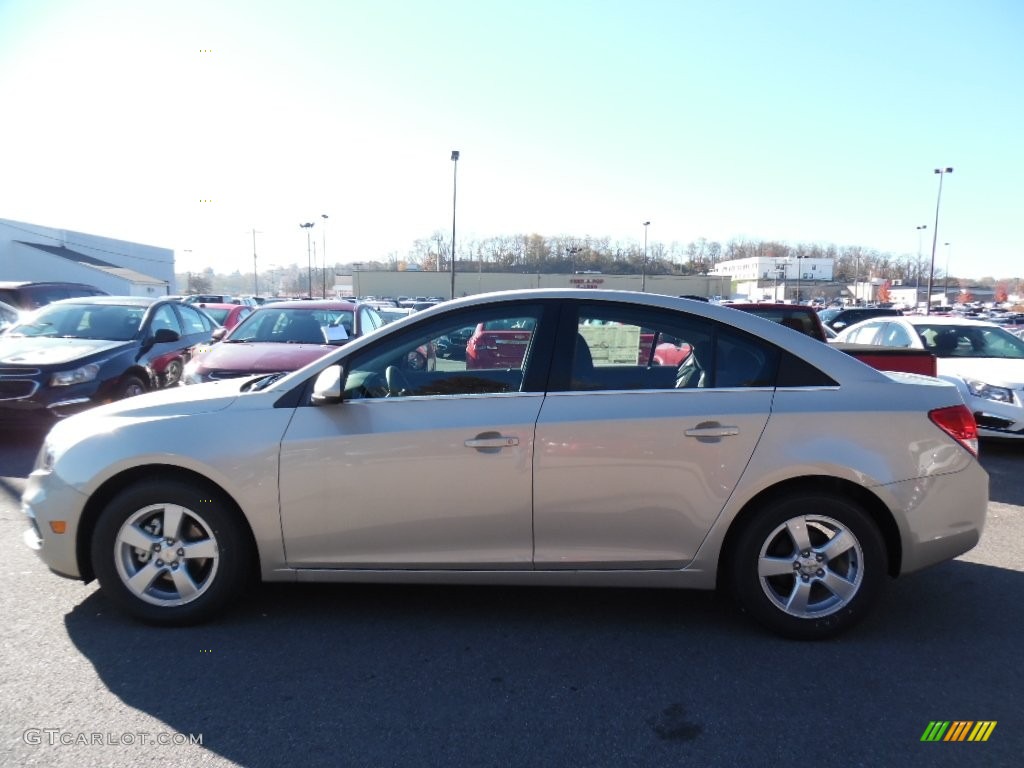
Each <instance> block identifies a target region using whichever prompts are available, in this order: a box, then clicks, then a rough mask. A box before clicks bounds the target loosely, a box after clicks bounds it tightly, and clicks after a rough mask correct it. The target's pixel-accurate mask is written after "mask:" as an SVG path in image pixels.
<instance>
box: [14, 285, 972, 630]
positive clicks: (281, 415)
mask: <svg viewBox="0 0 1024 768" xmlns="http://www.w3.org/2000/svg"><path fill="white" fill-rule="evenodd" d="M524 318H525V319H528V320H529V321H530V322H529V323H523V319H524ZM513 321H514V322H513ZM481 324H486V327H493V328H506V327H508V328H512V327H513V326H514V327H515V328H517V329H518V330H510V331H508V332H507V338H506V336H505V335H503V334H502V333H501V332H499V331H495V332H493V333H488V334H482V335H479V338H477V339H475V340H471V342H470V343H471V344H480V345H482V346H487V347H493V349H491V350H484V349H480V350H476V349H474V350H469V353H470V356H474V355H475V358H474V359H476V360H478V361H479V360H481V359H483V357H484V355H485V353H486V352H488V351H490V352H494V351H495V350H497V349H498V348H499V347H504V349H503V350H502V352H501V359H502V361H503V363H502V365H503V367H501V368H486V367H468V366H467V362H466V360H455V359H448V360H446V359H438V361H437V366H436V369H435V370H413V369H410V368H408V367H406V363H405V361H406V360H407V359H408V353H409V352H410V351H412V350H416V349H418V348H421V347H423V346H424V345H433V344H434V343H435V342H436V340H438V339H441V338H442V337H444V336H447V335H450V334H451V333H453V332H455V331H456V330H458V329H462V328H466V327H470V326H474V327H480V326H481ZM524 327H528V328H529V329H530V330H529V331H527V332H526V333H525V334H524V331H523V330H522V329H523V328H524ZM666 345H671V346H672V347H673V348H674V349H675V353H676V354H675V357H674V361H675V362H676V363H677V364H672V365H658V364H656V362H655V352H656V350H659V349H661V350H662V352H664V350H665V349H666ZM659 357H660V358H662V359H663V358H664V357H665V356H664V355H662V354H659ZM976 451H977V433H976V430H975V424H974V420H973V418H972V417H971V414H970V412H969V411H968V410H967V409H966V407H965V406H964V403H963V400H962V399H961V397H960V395H959V393H958V392H957V390H956V388H955V387H953V386H950V385H949V384H945V383H943V382H940V381H938V380H936V379H931V378H926V377H917V376H912V375H907V374H884V373H881V372H879V371H876V370H874V369H872V368H869V367H868V366H866V365H863V364H862V363H860V362H858V361H857V360H855V359H854V358H852V357H850V356H848V355H845V354H843V353H842V352H839V351H837V350H834V349H830V348H829V347H828V346H827V345H825V344H821V343H820V342H818V341H816V340H814V339H811V338H809V337H803V336H800V335H798V334H795V333H793V332H792V331H790V330H789V329H787V328H784V327H782V326H780V325H777V324H776V323H772V322H770V321H767V320H762V319H761V318H759V317H756V316H753V315H749V314H747V313H745V312H736V311H734V310H731V309H729V308H727V307H719V306H715V305H710V304H702V303H697V302H692V301H686V300H683V299H676V298H671V297H667V296H654V295H647V294H641V293H632V292H611V291H589V290H577V291H573V290H544V291H539V290H538V291H515V292H508V293H498V294H488V295H481V296H475V297H470V298H467V299H460V300H457V301H453V302H447V303H445V304H444V305H443V306H439V307H437V308H434V309H430V310H426V311H423V312H421V313H416V314H415V315H412V316H411V317H409V318H407V319H405V320H401V321H398V322H396V323H394V324H391V325H388V326H386V327H384V328H381V329H379V330H377V331H374V332H373V333H370V334H368V335H366V336H364V337H362V338H360V339H357V340H355V341H353V342H351V343H350V344H349V345H347V346H345V347H342V348H340V349H338V350H337V351H335V352H332V353H330V354H328V355H327V356H325V357H323V358H320V359H319V360H317V361H316V362H314V363H311V364H309V365H307V366H306V367H305V368H302V369H300V370H298V371H296V372H293V373H290V374H273V375H267V376H262V377H250V378H246V379H235V380H227V381H220V382H214V383H210V384H202V385H198V386H194V387H185V388H179V389H178V390H175V391H162V392H156V393H151V394H147V395H143V396H141V397H136V398H132V399H131V400H128V401H125V402H122V403H114V404H111V405H109V406H103V407H100V408H96V409H93V410H91V411H89V412H87V413H85V414H82V415H79V416H74V417H72V418H70V419H67V420H66V421H63V422H61V423H59V424H57V426H56V427H55V428H54V429H53V430H52V431H51V432H50V434H49V436H48V437H47V439H46V441H45V444H44V445H43V447H42V450H41V452H40V455H39V458H38V460H37V463H36V466H35V469H34V470H33V472H32V474H31V476H30V478H29V480H28V484H27V487H26V490H25V493H24V497H23V509H24V511H25V514H26V515H27V517H28V520H29V521H30V523H31V525H30V528H29V530H28V531H26V535H25V540H26V542H27V543H28V545H29V546H31V547H32V548H34V549H36V550H37V551H38V553H39V555H40V556H41V557H42V559H43V561H44V562H45V563H46V564H47V565H48V566H49V567H50V568H52V569H53V570H54V571H56V572H57V573H60V574H62V575H65V576H70V577H72V578H77V579H84V580H90V579H93V578H97V579H98V580H99V583H100V586H101V587H102V590H103V592H104V593H105V594H106V595H107V596H108V597H109V599H110V600H112V601H113V602H114V603H116V604H117V605H119V606H120V607H121V608H123V609H125V610H126V611H127V612H129V613H130V614H133V615H134V616H136V617H138V618H140V619H142V620H145V621H149V622H152V623H156V624H165V625H174V624H186V623H193V622H197V621H201V620H205V619H208V618H210V617H212V616H214V615H216V614H218V613H220V612H221V611H222V610H224V609H225V607H226V606H227V604H228V603H229V602H230V601H231V600H232V598H234V597H235V596H236V595H237V594H238V593H239V591H240V590H242V589H243V587H244V586H245V584H246V582H247V581H248V580H249V579H250V577H251V576H253V575H255V574H259V576H260V577H262V579H263V580H265V581H331V582H433V583H438V582H444V583H487V584H496V583H500V584H522V585H529V584H551V585H593V586H606V585H615V586H634V587H692V588H698V589H713V588H715V587H716V586H717V587H721V588H724V589H727V590H729V591H730V592H732V593H733V594H734V595H735V596H736V597H737V598H738V601H739V604H740V606H741V607H742V608H743V609H744V610H745V611H747V612H749V613H750V614H751V615H752V616H753V617H755V618H756V619H757V620H759V621H760V622H762V623H763V624H764V625H766V626H767V627H769V628H770V629H772V630H774V631H775V632H778V633H780V634H782V635H785V636H788V637H794V638H806V639H817V638H823V637H827V636H830V635H833V634H835V633H837V632H840V631H842V630H844V629H846V628H848V627H849V626H850V625H852V624H854V623H855V622H856V621H857V620H859V619H860V618H861V617H863V616H864V614H865V613H866V612H867V611H868V610H869V609H870V607H871V605H872V604H873V603H874V602H875V600H876V598H877V597H878V594H879V591H880V589H881V588H882V586H883V585H884V583H885V581H886V579H887V577H888V576H897V575H900V574H904V573H908V572H910V571H915V570H917V569H920V568H923V567H925V566H928V565H931V564H933V563H938V562H942V561H944V560H948V559H950V558H953V557H956V556H957V555H959V554H961V553H963V552H966V551H967V550H969V549H970V548H971V547H973V546H974V545H975V544H976V543H977V541H978V538H979V536H980V534H981V530H982V526H983V524H984V520H985V510H986V505H987V500H988V478H987V475H986V474H985V472H984V470H983V469H982V468H981V467H980V465H979V464H978V462H977V459H976Z"/></svg>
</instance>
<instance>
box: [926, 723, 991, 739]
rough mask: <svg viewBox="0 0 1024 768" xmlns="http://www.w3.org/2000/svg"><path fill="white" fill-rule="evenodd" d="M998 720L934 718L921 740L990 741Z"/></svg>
mask: <svg viewBox="0 0 1024 768" xmlns="http://www.w3.org/2000/svg"><path fill="white" fill-rule="evenodd" d="M997 722H998V721H997V720H977V721H975V720H953V721H949V720H932V721H931V722H930V723H928V727H927V728H925V729H924V733H923V734H921V741H988V737H989V736H991V735H992V731H994V730H995V729H996V723H997Z"/></svg>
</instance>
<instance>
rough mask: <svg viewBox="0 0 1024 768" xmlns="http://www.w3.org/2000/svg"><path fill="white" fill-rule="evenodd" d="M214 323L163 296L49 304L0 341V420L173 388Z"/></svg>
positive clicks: (41, 415) (94, 298) (75, 408)
mask: <svg viewBox="0 0 1024 768" xmlns="http://www.w3.org/2000/svg"><path fill="white" fill-rule="evenodd" d="M216 327H217V326H216V324H215V323H214V322H213V321H212V320H211V319H210V318H209V317H208V316H207V315H205V314H204V313H203V312H201V311H200V310H198V309H195V308H194V307H190V306H187V305H185V304H180V303H178V302H176V301H171V300H168V299H154V298H148V297H139V296H90V297H83V298H77V299H65V300H63V301H57V302H54V303H53V304H49V305H47V306H45V307H43V308H42V309H39V310H37V311H36V312H35V313H33V314H32V315H29V316H28V317H26V318H23V319H22V322H20V323H19V324H17V325H15V326H13V327H11V328H10V329H8V331H7V332H6V333H5V334H4V335H2V336H0V418H10V417H18V416H20V417H35V418H47V417H60V416H67V415H70V414H72V413H76V412H78V411H81V410H83V409H85V408H89V407H91V406H93V405H98V404H100V403H109V402H111V401H113V400H120V399H121V398H124V397H131V396H133V395H139V394H142V393H143V392H147V391H149V390H153V389H158V388H161V387H166V386H170V385H172V384H176V383H177V382H178V380H179V379H180V378H181V373H182V370H183V368H184V365H185V362H186V361H187V358H188V351H189V349H190V348H191V347H192V346H193V345H195V344H199V343H203V342H208V341H209V340H210V336H211V334H212V332H213V330H214V329H215V328H216Z"/></svg>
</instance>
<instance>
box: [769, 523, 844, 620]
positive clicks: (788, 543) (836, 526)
mask: <svg viewBox="0 0 1024 768" xmlns="http://www.w3.org/2000/svg"><path fill="white" fill-rule="evenodd" d="M757 573H758V576H759V577H760V580H761V589H763V590H764V593H765V595H766V596H767V597H768V599H769V600H771V601H772V602H773V603H774V604H775V605H776V606H777V607H778V608H779V609H781V610H783V611H785V612H786V613H788V614H790V615H791V616H797V617H799V618H813V617H816V616H828V615H829V614H832V613H835V612H836V611H839V610H841V609H842V608H843V606H845V605H847V604H848V603H849V602H850V600H852V599H853V598H854V596H855V595H856V594H857V590H858V589H859V588H860V583H861V579H862V578H863V576H864V552H863V551H862V550H861V546H860V542H858V541H857V537H856V536H854V535H853V534H852V533H851V532H850V531H849V529H847V528H846V527H845V526H844V525H843V524H842V523H840V522H839V521H838V520H833V519H832V518H831V517H825V516H823V515H806V516H802V517H794V518H792V519H790V520H787V521H786V522H785V523H783V524H782V525H780V526H778V527H777V528H776V529H775V530H773V531H772V532H771V533H770V534H768V536H767V538H766V539H765V541H764V544H763V545H762V547H761V554H760V556H759V557H758V561H757Z"/></svg>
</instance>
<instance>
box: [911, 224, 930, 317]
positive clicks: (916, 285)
mask: <svg viewBox="0 0 1024 768" xmlns="http://www.w3.org/2000/svg"><path fill="white" fill-rule="evenodd" d="M915 229H917V269H915V270H914V274H915V275H916V280H915V281H914V311H915V312H916V311H917V306H918V302H919V301H920V300H921V232H922V231H923V230H925V229H928V225H927V224H922V225H921V226H920V227H915Z"/></svg>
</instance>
